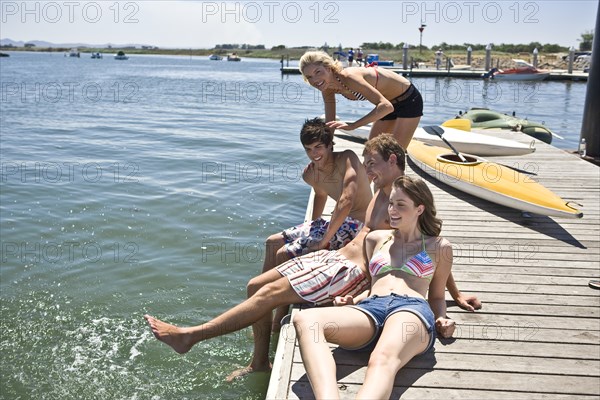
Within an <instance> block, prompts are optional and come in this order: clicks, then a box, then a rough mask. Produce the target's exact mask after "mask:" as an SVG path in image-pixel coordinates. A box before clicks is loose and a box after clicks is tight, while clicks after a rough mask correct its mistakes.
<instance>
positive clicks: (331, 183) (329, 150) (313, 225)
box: [262, 118, 373, 272]
mask: <svg viewBox="0 0 600 400" xmlns="http://www.w3.org/2000/svg"><path fill="white" fill-rule="evenodd" d="M300 141H301V142H302V145H303V146H304V150H305V151H306V155H307V156H308V158H309V159H310V163H309V164H308V165H307V166H306V168H305V169H304V173H303V174H302V178H303V179H304V181H305V182H306V183H307V184H308V185H310V186H311V187H312V188H313V191H314V197H313V210H312V217H311V221H308V222H305V223H303V224H300V225H297V226H294V227H291V228H289V229H286V230H284V231H283V232H280V233H276V234H274V235H271V236H269V238H268V239H267V243H266V254H265V261H264V265H263V270H262V272H266V271H268V270H270V269H272V268H275V267H276V266H277V265H279V264H282V263H284V262H285V261H287V260H289V259H291V258H294V257H299V256H302V255H304V254H308V253H310V252H313V251H318V250H323V249H324V250H339V249H341V248H342V247H344V246H345V245H346V244H348V243H349V242H350V241H351V240H352V239H354V238H355V237H356V235H357V234H358V232H360V230H361V229H362V227H363V224H364V221H365V215H366V213H367V207H368V206H369V203H370V202H371V198H372V197H373V194H372V192H371V186H370V183H369V179H368V178H367V173H366V172H365V169H364V167H363V166H362V165H361V162H360V160H359V158H358V156H357V155H356V154H355V153H354V152H353V151H351V150H345V151H342V152H335V151H333V145H334V143H333V131H332V130H330V129H329V128H328V127H327V126H326V125H325V122H323V121H322V120H321V119H319V118H315V119H311V120H308V121H306V122H305V123H304V125H303V126H302V130H301V131H300ZM328 197H331V198H332V199H333V200H335V201H336V205H335V208H334V209H333V213H332V215H331V218H330V220H329V221H326V220H324V219H323V218H322V215H323V210H324V209H325V204H326V202H327V198H328Z"/></svg>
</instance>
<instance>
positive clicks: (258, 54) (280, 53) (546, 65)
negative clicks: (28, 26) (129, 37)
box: [0, 47, 582, 70]
mask: <svg viewBox="0 0 600 400" xmlns="http://www.w3.org/2000/svg"><path fill="white" fill-rule="evenodd" d="M70 50H71V49H70V48H63V47H27V48H25V47H2V48H0V51H2V52H7V51H30V52H52V53H69V52H70ZM78 50H79V52H80V53H81V54H90V56H91V54H92V53H102V54H113V53H114V54H116V53H117V52H118V51H124V52H125V53H126V54H127V55H136V54H140V55H172V56H197V57H208V56H210V55H211V54H218V55H221V56H223V57H226V56H227V54H231V53H237V55H238V56H240V57H241V58H242V59H244V58H258V59H261V58H263V59H276V60H281V59H283V60H285V61H284V62H286V63H287V60H289V61H295V60H299V59H300V57H302V55H303V54H304V53H305V52H306V51H309V50H312V49H309V48H289V49H288V48H286V49H277V50H267V49H250V50H246V49H227V50H225V49H160V48H159V49H139V48H116V47H115V48H105V47H103V48H93V47H86V48H79V49H78ZM333 50H334V49H330V51H329V53H331V52H332V51H333ZM363 51H364V53H365V55H366V54H369V53H377V54H379V57H380V59H381V60H393V61H394V62H395V63H396V64H397V65H401V64H402V56H403V54H402V53H403V52H402V50H369V49H364V50H363ZM565 55H566V54H565V53H539V54H538V67H539V68H540V69H549V70H553V69H567V61H566V60H565V59H563V58H564V57H565ZM409 57H412V58H413V59H414V61H416V62H421V63H424V64H426V65H428V66H433V65H435V52H434V51H433V50H429V49H426V50H425V49H424V50H423V51H422V52H419V51H418V49H416V48H414V49H410V51H409ZM447 57H450V58H452V61H453V62H454V64H455V65H464V64H466V58H467V55H466V51H458V50H449V51H446V52H444V60H443V62H442V67H443V66H444V65H445V62H446V58H447ZM491 58H492V63H491V64H492V66H497V67H499V68H511V67H513V66H514V65H513V64H514V63H513V61H512V60H513V59H516V58H518V59H523V60H525V61H528V62H532V55H531V54H529V53H502V52H494V51H492V56H491ZM484 63H485V51H484V50H478V51H473V52H472V61H471V65H472V66H473V67H474V68H483V65H484ZM574 69H577V70H581V69H582V67H581V66H579V65H574Z"/></svg>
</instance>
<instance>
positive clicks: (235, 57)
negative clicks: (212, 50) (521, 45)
mask: <svg viewBox="0 0 600 400" xmlns="http://www.w3.org/2000/svg"><path fill="white" fill-rule="evenodd" d="M227 61H242V59H241V58H240V57H239V56H238V55H237V53H231V54H228V55H227Z"/></svg>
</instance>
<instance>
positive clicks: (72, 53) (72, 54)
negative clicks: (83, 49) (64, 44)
mask: <svg viewBox="0 0 600 400" xmlns="http://www.w3.org/2000/svg"><path fill="white" fill-rule="evenodd" d="M80 56H81V55H80V54H79V50H77V49H75V48H73V49H71V50H70V51H69V57H80Z"/></svg>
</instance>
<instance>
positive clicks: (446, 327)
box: [435, 317, 456, 338]
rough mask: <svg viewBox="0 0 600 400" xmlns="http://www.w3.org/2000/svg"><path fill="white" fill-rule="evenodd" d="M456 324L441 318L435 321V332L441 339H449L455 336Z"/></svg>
mask: <svg viewBox="0 0 600 400" xmlns="http://www.w3.org/2000/svg"><path fill="white" fill-rule="evenodd" d="M455 328H456V324H455V323H454V321H453V320H451V319H449V318H444V317H439V318H438V319H436V320H435V330H436V331H437V332H438V333H439V335H440V336H441V337H444V338H449V337H452V334H454V329H455Z"/></svg>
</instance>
